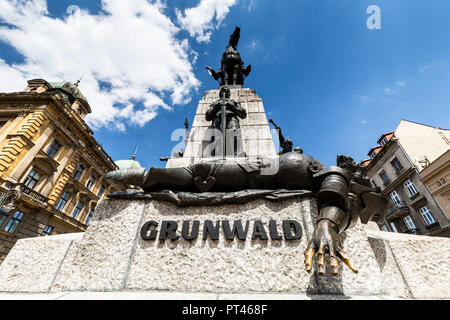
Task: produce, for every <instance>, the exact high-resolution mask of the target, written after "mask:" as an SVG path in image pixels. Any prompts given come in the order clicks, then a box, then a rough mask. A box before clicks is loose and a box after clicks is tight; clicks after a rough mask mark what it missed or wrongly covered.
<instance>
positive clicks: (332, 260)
mask: <svg viewBox="0 0 450 320" xmlns="http://www.w3.org/2000/svg"><path fill="white" fill-rule="evenodd" d="M239 35H240V29H239V27H236V30H235V31H234V33H233V34H232V35H231V38H230V44H229V46H228V47H227V50H226V51H225V53H224V55H223V57H222V67H221V70H220V71H219V72H215V71H214V70H212V69H210V68H209V71H210V72H211V74H212V75H213V77H214V78H215V79H216V80H217V79H219V78H220V81H221V84H222V85H223V87H222V88H221V90H220V98H219V100H217V101H215V102H213V103H212V104H211V106H210V108H209V110H208V111H207V112H206V120H207V121H212V124H211V128H212V129H219V130H222V131H223V132H225V129H226V130H228V129H230V130H239V129H240V125H239V118H240V119H244V118H245V117H246V116H247V113H246V111H245V109H243V108H242V106H241V105H240V104H239V103H238V102H236V101H233V100H232V99H230V89H229V88H228V87H227V86H225V85H241V84H243V79H244V76H245V75H248V73H249V72H250V66H249V67H247V68H243V65H244V64H243V62H242V60H241V58H240V55H239V53H238V52H237V50H236V46H237V43H238V41H239ZM270 122H271V123H272V124H273V125H274V126H275V128H276V129H278V132H279V139H280V145H281V146H282V148H283V149H282V150H281V151H280V152H279V156H278V158H277V160H278V161H277V170H275V171H273V172H271V174H267V171H265V168H266V167H267V163H265V162H264V159H258V160H256V161H255V160H252V161H253V162H250V160H249V161H246V162H243V163H241V162H235V161H228V160H227V158H226V157H223V158H222V159H217V158H216V159H212V160H211V159H210V160H208V159H203V161H202V162H200V163H194V164H191V165H189V166H186V167H179V168H151V169H150V170H149V171H146V170H145V169H144V168H127V169H122V170H117V171H113V172H109V173H107V174H106V176H105V177H106V178H108V179H114V180H118V181H123V182H125V183H128V184H131V185H135V186H139V187H140V188H142V190H143V192H142V193H139V194H136V192H134V194H129V195H127V194H126V193H119V194H116V195H114V194H113V195H110V197H116V198H124V197H127V196H134V197H135V198H136V199H138V198H139V199H149V198H151V199H157V200H162V201H170V202H173V203H175V204H177V205H179V206H191V205H192V206H193V205H206V206H213V205H219V204H225V203H246V202H248V201H252V200H255V199H258V198H265V199H269V200H274V201H276V200H282V199H287V198H290V197H300V196H302V195H309V196H315V197H316V200H317V206H318V210H319V217H318V219H317V221H316V224H315V228H314V231H313V234H312V238H311V240H310V242H309V244H308V246H307V248H306V250H305V251H304V257H305V260H304V263H305V266H306V271H308V272H310V271H311V270H312V268H313V262H314V260H315V261H316V268H317V271H318V273H319V274H324V273H325V270H326V262H325V261H326V259H325V256H326V255H328V256H329V259H328V261H329V262H328V263H329V267H330V270H331V273H332V274H334V275H337V274H338V273H339V269H338V268H339V267H338V259H341V260H342V261H343V263H344V264H345V265H347V266H348V267H349V268H350V269H351V270H352V271H353V272H357V270H356V269H355V268H354V267H353V266H352V264H351V262H350V259H349V257H348V256H347V255H346V254H345V253H344V251H343V248H342V244H341V235H342V233H343V232H344V231H345V230H347V229H349V228H351V227H352V226H354V225H355V223H356V222H357V220H358V218H359V219H360V220H361V222H362V223H367V222H368V221H369V220H377V219H383V217H384V214H385V211H386V207H387V200H386V199H385V198H384V197H382V196H381V195H380V194H379V193H377V191H376V190H375V189H374V188H372V186H371V184H370V182H369V179H368V177H367V176H366V175H365V173H364V168H363V167H362V166H360V165H359V164H357V163H356V162H355V161H353V159H352V158H351V157H348V156H344V155H339V156H338V157H337V165H336V166H328V167H327V166H325V165H324V164H323V163H321V162H319V161H317V160H316V159H314V158H313V157H311V156H308V155H304V154H303V151H302V150H301V148H295V149H294V151H293V150H292V141H290V140H288V139H285V138H284V136H283V135H282V133H281V128H280V127H279V126H277V125H276V124H275V122H274V121H273V120H272V119H270ZM162 160H166V159H162Z"/></svg>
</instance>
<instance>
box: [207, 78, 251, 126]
mask: <svg viewBox="0 0 450 320" xmlns="http://www.w3.org/2000/svg"><path fill="white" fill-rule="evenodd" d="M230 96H231V92H230V89H229V88H228V87H227V86H225V87H222V88H221V89H220V92H219V100H217V101H215V102H213V103H212V104H211V106H210V107H209V109H208V111H206V115H205V118H206V121H212V122H213V123H212V126H213V127H214V128H216V129H219V130H222V129H224V128H223V126H222V120H225V124H226V125H225V129H239V128H240V125H239V119H238V118H241V119H245V118H246V117H247V112H246V111H245V109H244V108H242V107H241V104H240V103H239V102H237V101H234V100H231V99H230ZM224 111H225V112H224Z"/></svg>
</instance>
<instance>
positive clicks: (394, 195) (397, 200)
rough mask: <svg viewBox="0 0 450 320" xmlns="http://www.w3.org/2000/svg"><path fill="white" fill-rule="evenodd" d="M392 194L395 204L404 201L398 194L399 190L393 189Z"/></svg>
mask: <svg viewBox="0 0 450 320" xmlns="http://www.w3.org/2000/svg"><path fill="white" fill-rule="evenodd" d="M390 196H391V199H392V202H393V203H394V204H396V205H400V203H401V202H402V199H400V197H399V196H398V194H397V192H395V191H392V192H391V194H390Z"/></svg>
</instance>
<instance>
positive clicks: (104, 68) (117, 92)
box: [0, 0, 235, 130]
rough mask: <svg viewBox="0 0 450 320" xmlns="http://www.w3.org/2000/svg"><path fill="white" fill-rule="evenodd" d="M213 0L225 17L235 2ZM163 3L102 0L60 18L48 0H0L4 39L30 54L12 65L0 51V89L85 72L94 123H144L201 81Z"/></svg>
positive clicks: (186, 97)
mask: <svg viewBox="0 0 450 320" xmlns="http://www.w3.org/2000/svg"><path fill="white" fill-rule="evenodd" d="M203 2H205V1H202V3H203ZM206 2H208V3H209V2H210V1H206ZM213 2H214V3H216V6H215V7H214V10H215V11H214V12H216V13H217V15H216V19H217V20H218V21H220V22H221V21H222V20H223V18H224V17H225V15H226V13H227V12H228V3H234V2H235V1H213ZM195 9H196V8H193V10H194V11H195ZM163 10H164V7H163V5H162V4H161V3H160V2H159V1H154V2H148V1H142V0H127V1H123V0H102V13H99V14H90V13H89V12H87V11H85V10H71V11H69V12H71V13H70V14H68V15H67V16H66V17H65V18H64V19H58V18H53V17H51V16H50V15H49V13H48V10H47V2H46V0H0V21H1V22H2V23H3V25H0V40H3V41H5V42H7V43H8V44H9V45H11V46H12V47H14V48H16V49H17V51H18V52H19V53H20V54H22V55H23V57H24V62H23V63H19V64H14V65H8V64H7V63H6V62H5V61H4V60H2V59H1V58H0V92H10V91H20V90H23V89H24V87H25V86H26V80H29V79H33V78H43V79H46V80H47V81H49V82H51V81H72V82H74V81H76V80H77V79H79V78H80V76H83V80H82V81H81V83H80V89H81V91H82V92H83V94H84V95H85V96H86V97H87V99H88V101H89V104H90V105H91V107H92V110H93V113H92V114H91V115H89V116H88V117H87V118H86V120H87V121H88V123H89V124H91V125H93V126H94V127H97V128H98V127H110V128H115V129H119V130H124V129H125V126H124V122H125V123H131V124H135V125H138V126H143V125H145V124H146V123H147V122H148V121H150V120H151V119H153V118H154V117H156V115H157V114H158V110H159V109H160V108H165V109H171V108H173V106H174V105H179V104H185V103H187V102H188V101H189V99H190V98H189V96H190V93H191V92H192V90H195V89H196V88H198V86H199V84H200V83H199V81H198V80H197V79H196V77H195V75H194V73H193V62H192V60H194V61H195V59H196V57H197V54H196V53H195V52H193V51H192V50H191V49H190V48H189V45H188V41H187V39H184V40H179V39H177V38H176V35H177V33H178V32H179V31H180V29H179V28H178V27H176V26H175V25H174V24H173V23H172V21H171V20H170V18H169V17H167V16H166V15H164V13H163ZM188 10H189V9H188ZM188 10H187V11H188ZM189 12H191V11H189ZM189 17H191V14H189ZM189 19H190V18H189ZM210 20H212V18H210ZM203 21H204V24H205V25H209V24H210V21H209V20H208V19H207V18H205V19H204V20H203ZM194 63H195V62H194ZM100 83H106V84H108V85H107V86H106V88H107V89H105V87H101V86H100ZM137 102H140V103H142V106H141V107H137V106H135V105H134V104H136V103H137Z"/></svg>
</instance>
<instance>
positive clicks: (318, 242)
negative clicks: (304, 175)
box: [304, 167, 358, 275]
mask: <svg viewBox="0 0 450 320" xmlns="http://www.w3.org/2000/svg"><path fill="white" fill-rule="evenodd" d="M314 177H315V179H317V180H319V181H320V183H321V187H320V190H319V192H318V195H317V206H318V209H319V218H318V220H317V223H316V226H315V229H314V232H313V235H312V238H311V241H310V243H309V244H308V246H307V248H306V250H305V253H304V254H305V266H306V271H308V272H310V271H311V270H312V265H313V261H314V257H315V259H316V263H317V269H318V272H319V274H324V273H325V267H326V265H325V255H326V254H328V255H329V257H330V258H329V264H330V268H331V273H332V274H333V275H337V274H339V265H338V258H339V259H341V260H342V262H343V263H344V264H345V265H347V266H348V267H349V268H350V269H351V270H352V271H353V272H355V273H357V272H358V271H357V270H356V269H355V268H354V267H353V266H352V265H351V263H350V259H349V258H348V257H347V255H346V254H345V253H344V251H343V248H342V244H341V239H340V234H342V232H344V231H345V230H347V229H348V228H349V227H351V226H352V225H354V224H355V223H356V220H357V219H358V216H357V212H356V210H354V207H353V206H352V205H351V201H350V199H349V188H350V177H349V175H348V173H346V172H345V170H343V169H341V168H339V167H328V168H326V169H323V170H321V171H320V172H318V173H317V174H316V175H314Z"/></svg>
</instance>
